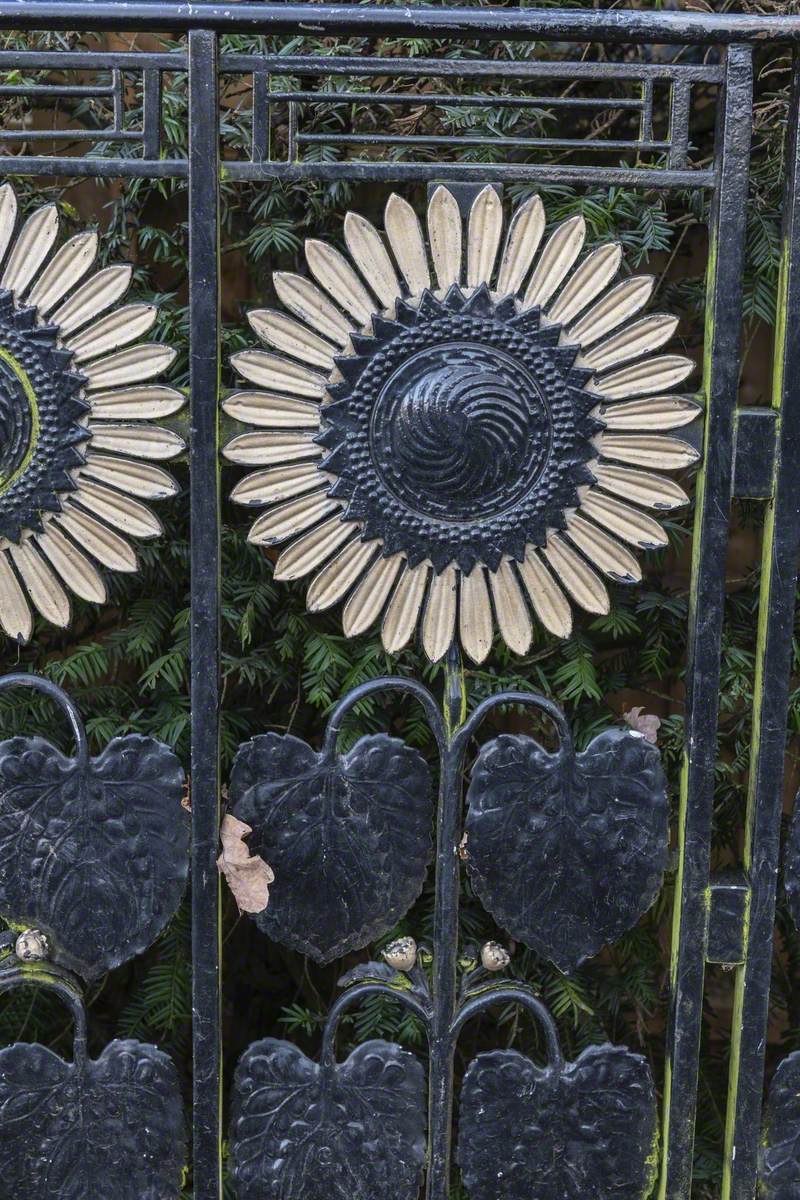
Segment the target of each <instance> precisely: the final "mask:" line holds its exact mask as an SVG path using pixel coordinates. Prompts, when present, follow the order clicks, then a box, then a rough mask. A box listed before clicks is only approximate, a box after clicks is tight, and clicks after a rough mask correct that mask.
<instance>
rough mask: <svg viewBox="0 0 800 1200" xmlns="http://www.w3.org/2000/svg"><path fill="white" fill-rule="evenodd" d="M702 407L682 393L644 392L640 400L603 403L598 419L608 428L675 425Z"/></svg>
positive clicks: (693, 415) (691, 418)
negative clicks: (651, 393)
mask: <svg viewBox="0 0 800 1200" xmlns="http://www.w3.org/2000/svg"><path fill="white" fill-rule="evenodd" d="M702 411H703V410H702V408H701V406H700V405H699V404H698V403H697V402H696V401H695V400H690V399H688V398H687V397H686V396H648V397H647V398H646V399H643V400H623V401H622V402H621V403H620V404H609V405H607V406H606V405H603V406H602V407H601V409H600V420H601V421H603V422H604V423H605V426H606V429H611V430H621V431H624V430H634V429H678V428H680V426H681V425H688V424H690V422H692V421H694V420H695V419H696V418H697V417H698V416H699V415H700V413H702Z"/></svg>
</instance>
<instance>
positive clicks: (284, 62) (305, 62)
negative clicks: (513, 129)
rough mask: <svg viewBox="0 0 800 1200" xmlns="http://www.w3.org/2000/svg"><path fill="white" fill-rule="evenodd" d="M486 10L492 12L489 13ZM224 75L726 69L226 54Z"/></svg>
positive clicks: (615, 75) (528, 75)
mask: <svg viewBox="0 0 800 1200" xmlns="http://www.w3.org/2000/svg"><path fill="white" fill-rule="evenodd" d="M484 11H486V10H484ZM221 62H222V71H221V73H222V74H228V75H230V74H239V75H248V74H251V73H252V72H253V71H262V72H268V73H269V74H270V75H275V76H287V75H318V76H320V77H324V76H327V75H330V76H335V75H358V76H368V75H386V76H398V75H402V76H406V75H407V76H414V77H418V76H428V75H434V76H437V77H441V78H444V77H448V76H455V77H457V78H459V79H460V78H481V77H485V76H497V77H499V78H503V79H566V80H569V81H572V80H573V79H616V80H638V81H641V80H643V79H653V80H658V79H663V80H671V79H685V80H688V81H690V82H692V83H719V82H720V81H721V80H722V77H723V75H722V68H721V67H719V66H715V65H713V64H709V65H703V66H689V65H686V66H684V65H683V64H682V63H598V62H586V61H583V60H582V61H581V62H541V61H539V60H536V59H522V60H517V61H513V60H505V59H495V58H491V59H488V58H478V59H469V58H381V57H380V56H379V55H372V56H371V57H370V56H369V55H363V56H361V55H359V56H358V57H356V56H355V55H335V56H333V55H332V56H331V57H330V58H327V57H326V58H320V57H319V55H311V54H223V56H222V59H221Z"/></svg>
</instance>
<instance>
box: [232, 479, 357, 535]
mask: <svg viewBox="0 0 800 1200" xmlns="http://www.w3.org/2000/svg"><path fill="white" fill-rule="evenodd" d="M339 508H341V505H340V503H339V501H338V500H333V499H331V497H330V496H329V495H328V492H327V490H324V491H319V492H313V493H312V494H311V495H309V496H298V498H297V499H296V500H290V501H289V502H288V504H279V505H278V507H277V508H273V509H271V510H270V511H269V512H266V513H264V514H263V516H260V517H259V518H258V520H257V521H255V522H254V523H253V527H252V529H251V530H250V532H249V534H248V535H247V540H248V542H252V543H253V545H255V546H275V545H277V543H278V542H285V541H286V539H287V538H289V537H293V536H294V534H296V533H302V532H303V531H304V530H306V529H310V527H311V526H312V525H316V523H317V521H321V520H322V518H323V517H327V516H330V514H331V513H333V512H336V511H337V509H339Z"/></svg>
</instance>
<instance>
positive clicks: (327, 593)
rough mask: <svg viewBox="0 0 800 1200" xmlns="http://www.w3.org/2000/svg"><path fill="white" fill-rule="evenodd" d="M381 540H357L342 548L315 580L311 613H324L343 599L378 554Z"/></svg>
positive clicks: (309, 601) (310, 591)
mask: <svg viewBox="0 0 800 1200" xmlns="http://www.w3.org/2000/svg"><path fill="white" fill-rule="evenodd" d="M379 548H380V542H362V541H358V540H356V541H355V542H350V543H349V545H347V546H345V548H344V550H340V551H339V553H338V554H337V555H336V558H334V559H333V561H332V562H329V563H328V565H327V566H326V567H323V568H322V570H321V571H320V572H319V574H318V575H316V576H315V577H314V579H312V581H311V584H310V586H309V589H308V594H307V596H306V606H307V608H308V610H309V612H322V611H323V610H324V609H326V608H331V607H332V606H333V605H334V604H336V603H337V602H338V601H339V600H341V599H342V597H343V596H344V595H346V594H347V592H349V591H350V589H351V587H352V586H353V585H354V584H355V583H356V581H357V580H358V579H359V578H360V577H361V575H362V573H363V572H364V571H365V570H366V569H367V567H368V566H369V564H370V563H371V562H372V559H373V558H374V557H375V555H376V554H377V553H378V550H379Z"/></svg>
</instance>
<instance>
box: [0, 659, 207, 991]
mask: <svg viewBox="0 0 800 1200" xmlns="http://www.w3.org/2000/svg"><path fill="white" fill-rule="evenodd" d="M16 685H23V686H31V687H35V688H37V690H39V691H44V692H45V693H46V694H48V695H50V696H51V697H53V698H54V699H55V700H56V701H57V702H58V703H59V704H60V705H61V706H62V707H63V708H64V710H65V711H66V712H67V714H68V716H69V718H70V721H71V724H72V727H73V732H74V734H75V737H76V741H77V752H76V755H75V757H72V758H71V757H69V756H67V755H65V754H62V753H61V751H60V750H58V749H56V747H55V746H53V745H51V743H50V742H48V741H45V740H44V739H43V738H39V737H14V738H11V739H9V740H8V741H5V742H0V915H2V916H3V918H4V919H5V920H7V921H8V922H9V923H11V924H13V925H17V926H20V925H21V926H35V927H37V928H40V929H42V930H44V931H45V933H46V934H47V935H48V940H49V942H50V945H51V946H52V957H53V958H54V960H55V961H57V962H60V963H62V964H64V965H66V966H68V967H70V968H71V969H73V970H76V971H77V972H79V973H80V974H81V975H82V976H83V977H84V978H86V979H93V978H95V977H97V976H98V975H101V974H102V973H103V972H104V971H107V970H109V969H110V968H112V967H116V966H119V965H120V964H121V963H123V962H127V961H128V960H129V959H131V958H133V957H135V956H136V955H137V954H140V953H141V952H142V951H143V950H146V949H147V947H148V946H150V945H151V944H152V942H153V941H155V939H156V937H157V936H158V934H159V933H160V932H161V930H162V929H163V928H164V926H165V925H166V923H167V921H168V920H169V919H170V918H171V917H172V916H173V914H174V913H175V910H176V909H177V907H178V904H179V903H180V899H181V896H182V894H183V890H184V887H185V884H186V877H187V872H188V848H189V826H188V815H187V813H186V812H185V811H184V810H183V808H182V807H181V798H182V795H183V787H184V775H183V770H182V768H181V765H180V762H179V761H178V759H177V758H176V756H175V755H174V754H173V752H172V751H171V750H170V749H169V747H168V746H165V745H163V744H162V743H161V742H158V741H156V740H155V739H154V738H150V737H141V736H139V735H138V734H131V735H129V736H127V737H120V738H114V740H113V741H111V742H109V744H108V745H107V746H106V747H105V749H104V750H103V751H102V753H101V754H99V755H98V756H97V758H91V757H90V756H89V752H88V747H87V743H86V735H85V732H84V730H83V726H82V724H81V721H80V717H79V716H78V713H77V711H76V710H75V708H74V706H73V705H72V702H71V701H70V700H69V698H68V697H67V696H66V695H65V694H64V693H63V692H62V691H61V690H60V689H59V688H56V687H55V686H54V685H52V684H49V683H48V682H47V681H45V680H41V679H37V678H36V677H35V676H8V677H6V679H5V680H3V681H2V683H0V687H2V688H5V687H9V686H16Z"/></svg>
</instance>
